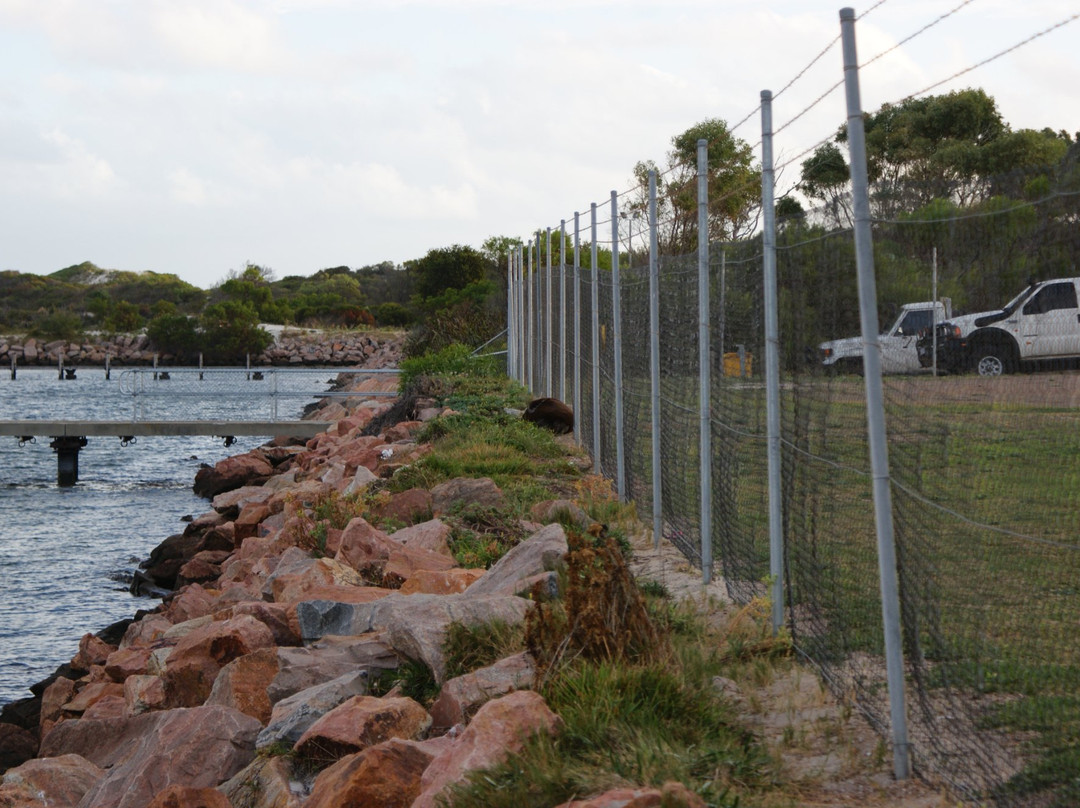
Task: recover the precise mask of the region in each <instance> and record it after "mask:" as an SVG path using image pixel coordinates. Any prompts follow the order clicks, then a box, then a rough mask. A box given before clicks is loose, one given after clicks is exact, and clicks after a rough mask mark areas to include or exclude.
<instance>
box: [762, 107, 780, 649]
mask: <svg viewBox="0 0 1080 808" xmlns="http://www.w3.org/2000/svg"><path fill="white" fill-rule="evenodd" d="M774 180H775V177H774V174H773V142H772V92H770V91H769V90H762V91H761V211H762V222H763V227H762V246H763V247H764V257H763V260H764V270H765V271H764V276H765V280H764V283H765V290H764V291H765V411H766V416H765V418H766V421H767V426H766V434H767V437H766V440H767V444H768V480H769V482H768V489H769V575H770V576H771V577H772V585H771V587H770V588H771V592H770V593H769V594H770V597H771V599H772V629H773V634H776V633H778V632H779V631H780V627H781V626H782V625H784V514H783V508H782V503H783V500H782V499H781V489H780V328H779V325H778V322H779V317H778V316H777V315H778V312H777V307H778V302H777V292H776V207H775V203H774V200H773V182H774Z"/></svg>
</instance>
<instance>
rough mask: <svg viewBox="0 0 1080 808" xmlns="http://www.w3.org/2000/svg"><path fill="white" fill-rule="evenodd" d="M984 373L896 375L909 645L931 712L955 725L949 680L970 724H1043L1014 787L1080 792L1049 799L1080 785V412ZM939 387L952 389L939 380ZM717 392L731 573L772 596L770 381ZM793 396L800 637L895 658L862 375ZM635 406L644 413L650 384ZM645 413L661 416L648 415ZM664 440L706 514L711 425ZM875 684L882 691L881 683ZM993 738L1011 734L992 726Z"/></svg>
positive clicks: (647, 473)
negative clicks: (1008, 394) (887, 629)
mask: <svg viewBox="0 0 1080 808" xmlns="http://www.w3.org/2000/svg"><path fill="white" fill-rule="evenodd" d="M987 381H992V380H979V379H977V378H974V377H967V378H965V379H950V380H935V379H933V378H930V377H919V378H887V379H886V380H885V393H886V426H887V428H888V433H889V460H890V471H891V477H892V480H893V481H894V483H895V484H894V487H893V489H892V500H893V516H894V529H895V533H896V542H897V552H898V556H899V560H900V565H901V568H900V572H901V575H900V587H901V595H902V597H903V598H904V600H905V604H907V605H906V606H905V608H904V614H903V617H904V639H905V643H904V651H905V655H906V657H907V659H908V661H909V662H910V661H911V660H925V661H924V662H923V663H922V668H923V677H924V681H925V682H926V684H925V688H926V691H924V694H923V695H924V696H925V697H927V698H928V699H929V701H928V702H925V703H926V704H927V705H928V707H927V715H928V716H930V717H932V718H933V720H935V721H940V717H939V716H937V715H936V714H935V710H934V707H933V704H934V700H935V699H937V698H938V696H937V695H936V694H935V693H934V691H935V690H938V689H940V688H943V687H945V686H946V685H947V686H949V687H950V688H952V689H954V691H955V692H956V693H957V695H958V697H959V700H960V701H961V702H962V703H965V704H967V705H969V709H970V713H971V720H972V721H973V722H974V723H975V724H977V725H981V726H984V727H990V726H993V727H994V729H995V730H996V731H1004V732H1005V733H1011V734H1013V735H1015V737H1016V738H1017V739H1020V740H1021V741H1022V740H1023V739H1026V738H1029V736H1030V739H1029V740H1028V741H1027V742H1026V744H1025V747H1026V748H1025V754H1028V755H1030V756H1031V758H1030V759H1031V763H1030V764H1029V765H1028V767H1027V768H1026V769H1025V770H1024V772H1023V773H1022V774H1021V775H1020V776H1019V777H1017V778H1016V780H1015V782H1014V783H1012V784H1010V785H1009V786H1008V788H1021V787H1022V788H1023V789H1025V793H1030V792H1034V791H1038V790H1045V791H1046V793H1047V799H1051V800H1052V799H1060V800H1063V802H1061V804H1070V803H1069V799H1068V797H1067V796H1066V797H1061V796H1060V795H1059V796H1058V797H1055V796H1054V795H1055V794H1057V793H1058V792H1059V791H1060V793H1061V794H1065V795H1070V794H1072V793H1073V792H1072V791H1069V789H1070V788H1072V789H1075V784H1073V785H1069V783H1072V782H1074V778H1075V777H1076V772H1077V771H1078V770H1080V713H1078V711H1076V710H1074V709H1071V708H1069V707H1068V706H1067V705H1065V704H1063V703H1062V702H1061V701H1060V699H1061V698H1062V697H1067V696H1069V695H1070V694H1074V693H1075V692H1076V689H1075V686H1074V685H1073V684H1071V683H1072V682H1074V681H1075V680H1076V679H1077V678H1080V644H1078V643H1076V642H1075V640H1074V635H1075V633H1076V630H1077V627H1078V626H1080V599H1078V594H1080V583H1078V582H1080V463H1078V462H1077V460H1078V459H1080V417H1078V412H1077V410H1076V409H1074V408H1071V407H1070V408H1055V407H1050V406H1047V405H1046V404H1045V403H1043V399H1042V397H1041V396H1040V395H1039V393H1038V385H1040V384H1047V385H1054V384H1056V383H1057V382H1055V380H1054V379H1053V377H1049V376H1047V375H1041V374H1033V375H1031V376H1027V377H1021V378H1018V379H1008V380H1003V381H1007V382H1019V383H1020V385H1021V390H1024V388H1027V387H1031V389H1032V392H1031V393H1030V394H1028V395H1027V399H1028V400H1029V401H1030V403H1029V404H1025V403H1022V402H1021V403H1017V401H1016V400H1013V401H1011V402H1009V403H1004V402H1001V401H997V402H995V401H991V400H990V397H992V396H994V395H997V393H996V392H995V390H994V387H993V386H992V385H988V384H986V382H987ZM943 385H949V388H948V389H949V390H950V392H951V394H952V400H949V398H948V397H947V396H945V395H943V394H942V393H941V390H943V389H945V388H944V387H943ZM967 388H970V391H969V390H968V389H967ZM668 389H670V386H669V388H668ZM957 391H959V394H957ZM714 393H715V395H714V398H713V404H712V408H713V412H712V417H713V420H714V427H713V456H714V465H713V489H714V493H713V512H714V524H713V529H712V534H713V556H714V558H715V559H717V561H718V562H719V566H718V569H717V574H718V575H723V576H724V577H725V578H726V579H727V580H729V581H730V582H732V583H733V584H734V585H736V586H737V587H738V586H742V587H744V589H743V591H744V592H745V591H759V589H758V588H756V586H757V582H758V581H759V580H760V579H761V577H762V576H763V575H764V574H765V572H767V569H768V567H767V559H768V525H767V520H766V519H765V515H766V513H767V499H766V497H765V492H766V483H767V479H766V471H767V462H766V454H765V441H764V440H763V436H764V424H763V417H762V416H763V413H764V410H765V405H764V391H763V390H762V389H761V388H760V387H758V388H756V389H751V388H750V387H743V388H741V389H738V390H734V389H729V387H728V386H725V385H723V384H718V385H716V386H715V389H714ZM678 394H680V395H682V396H684V397H685V400H682V401H680V402H677V403H679V404H681V405H683V406H685V407H687V408H689V409H690V410H691V411H693V410H694V409H695V408H696V395H697V393H696V384H695V383H693V382H692V381H691V382H688V383H687V384H686V385H685V386H684V387H681V388H678ZM782 394H783V397H784V399H783V404H782V412H783V417H782V422H783V430H784V440H785V442H784V445H783V449H782V452H783V455H784V471H783V475H782V488H783V495H784V497H785V501H784V510H785V520H786V521H785V529H786V542H787V558H786V563H787V564H788V582H789V583H790V590H789V597H790V598H791V600H792V602H793V605H794V608H795V610H796V614H797V616H798V620H799V622H798V623H797V624H796V626H797V631H796V640H797V642H798V643H799V646H800V648H801V649H802V650H803V651H804V652H806V653H808V654H809V655H810V656H811V657H812V658H814V659H815V660H816V661H818V662H819V663H821V664H823V665H824V666H826V667H827V668H831V669H833V670H835V671H837V672H838V674H839V676H840V677H841V678H844V677H849V676H851V674H850V673H845V667H844V666H845V664H846V661H847V660H848V659H849V658H850V656H851V655H852V654H853V653H870V654H872V655H874V656H876V657H879V658H880V657H881V656H882V655H883V653H884V651H883V645H884V643H883V636H882V620H881V606H880V596H879V573H878V567H877V548H876V532H875V515H874V503H873V497H872V485H871V483H872V478H871V475H870V461H869V453H868V444H867V438H866V410H865V405H864V404H862V403H861V402H862V398H863V394H864V382H863V380H862V379H861V378H843V377H840V378H834V379H829V380H819V379H812V378H811V379H803V380H798V381H797V382H796V383H794V384H790V385H785V386H784V387H783V393H782ZM1020 395H1023V393H1021V394H1020ZM1019 397H1020V396H1019V395H1014V399H1017V398H1019ZM627 404H628V406H629V407H634V406H640V407H642V408H644V409H647V396H635V397H630V398H628V399H627ZM633 417H634V418H635V419H636V422H637V423H648V414H647V412H644V411H643V412H642V413H635V414H634V416H633ZM664 440H665V446H664V451H665V458H667V459H666V460H665V463H666V464H667V465H666V466H665V472H668V471H669V470H670V471H672V472H674V473H676V474H681V475H682V476H681V478H676V477H671V478H666V479H665V481H664V485H665V490H666V491H667V489H669V488H674V489H675V491H674V492H672V493H671V494H666V496H669V497H670V498H671V501H672V502H673V503H676V504H677V506H678V507H682V508H683V510H682V511H681V513H682V514H683V515H684V517H685V518H687V519H688V520H689V521H690V523H691V524H694V523H696V521H697V508H698V505H697V501H696V498H695V497H693V496H692V495H687V493H686V492H696V490H697V488H698V472H697V451H698V449H697V441H698V435H697V431H696V424H692V423H690V424H688V426H687V429H686V431H685V433H684V434H682V435H679V434H672V430H671V429H668V430H666V431H665V435H664ZM642 445H643V446H644V448H639V447H640V446H642ZM647 451H648V441H644V442H642V441H640V440H638V441H637V442H635V444H634V452H635V453H636V454H635V455H633V456H631V457H629V458H628V463H629V465H630V467H631V468H633V469H636V470H637V471H636V473H637V474H638V475H639V476H640V477H641V478H643V479H645V480H649V479H651V470H650V468H649V457H648V453H647ZM642 488H643V489H645V490H647V486H643V487H642ZM909 491H910V492H913V494H912V493H908V492H909ZM677 496H678V497H681V500H676V499H675V498H676V497H677ZM922 498H925V499H922ZM680 503H684V504H680ZM1029 537H1030V538H1029ZM1003 671H1008V675H1007V676H1005V675H1004V674H1003V673H1002V672H1003ZM976 672H981V673H979V674H978V675H976ZM994 677H998V679H997V681H993V678H994ZM1066 683H1070V684H1066ZM864 685H865V686H866V687H867V690H866V691H865V694H866V695H872V693H871V688H872V686H873V685H872V683H871V682H868V681H867V682H864ZM916 685H917V683H916V682H915V681H914V680H913V681H911V682H910V683H909V713H910V714H911V715H912V716H913V717H915V718H918V716H919V711H920V710H921V709H922V706H921V705H922V704H923V703H924V702H923V700H922V698H921V697H919V696H918V695H917V691H916ZM984 692H992V693H1004V694H1010V695H1013V694H1015V695H1021V696H1022V698H1021V699H1020V700H1019V701H1017V702H1015V703H1018V704H1024V703H1030V704H1031V705H1032V709H1033V710H1035V711H1037V712H1038V711H1040V710H1043V711H1044V708H1043V707H1042V706H1041V705H1048V704H1052V705H1060V709H1058V710H1056V711H1050V712H1048V713H1046V721H1047V723H1045V724H1044V725H1039V726H1034V727H1032V726H1029V724H1028V723H1027V722H1026V721H1025V720H1024V719H1023V718H1022V715H1023V711H1021V710H1019V709H1017V708H1010V709H1004V708H1002V707H1001V706H1000V705H997V706H995V704H996V702H994V701H992V700H991V701H986V702H981V701H979V700H978V698H977V696H978V695H979V694H980V693H984ZM1013 703H1014V702H1013V701H1010V702H1009V704H1013ZM939 726H942V728H945V726H944V725H943V724H942V725H939ZM985 742H986V743H987V744H991V745H992V744H994V743H996V740H995V738H994V737H993V736H992V735H991V734H989V733H988V735H987V737H986V739H985ZM946 765H947V766H948V767H952V768H955V763H948V764H946ZM1054 771H1059V772H1060V774H1059V775H1054V774H1053V772H1054Z"/></svg>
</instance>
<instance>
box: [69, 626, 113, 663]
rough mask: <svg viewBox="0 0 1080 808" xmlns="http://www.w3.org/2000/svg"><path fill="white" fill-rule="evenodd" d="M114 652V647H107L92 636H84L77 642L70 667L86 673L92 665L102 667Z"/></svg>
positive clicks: (103, 642)
mask: <svg viewBox="0 0 1080 808" xmlns="http://www.w3.org/2000/svg"><path fill="white" fill-rule="evenodd" d="M115 650H116V646H115V645H109V644H108V643H107V642H105V641H104V640H102V639H100V638H98V637H95V636H94V635H93V634H84V635H83V636H82V639H80V640H79V650H78V652H77V653H76V654H75V656H73V657H72V658H71V667H73V668H75V670H80V671H88V670H90V668H91V667H92V666H94V665H104V664H105V659H106V658H107V657H108V656H109V654H111V653H112V652H113V651H115Z"/></svg>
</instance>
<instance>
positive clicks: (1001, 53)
mask: <svg viewBox="0 0 1080 808" xmlns="http://www.w3.org/2000/svg"><path fill="white" fill-rule="evenodd" d="M1078 18H1080V12H1078V13H1076V14H1073V15H1071V16H1069V17H1066V18H1065V19H1063V20H1061V21H1060V22H1056V23H1054V24H1053V25H1051V26H1050V27H1049V28H1044V29H1043V30H1042V31H1039V32H1038V33H1035V34H1032V35H1031V36H1029V37H1028V38H1027V39H1023V40H1021V41H1020V42H1017V43H1016V44H1015V45H1013V46H1012V47H1009V48H1006V49H1005V50H1003V51H999V52H998V53H995V54H994V55H993V56H988V57H987V58H985V59H983V60H982V61H981V62H976V63H975V64H973V65H971V66H970V67H965V68H964V69H963V70H958V71H957V72H956V73H953V74H952V75H951V76H949V77H948V78H944V79H942V80H941V81H936V82H934V83H933V84H931V85H930V86H928V87H924V88H923V89H921V90H919V91H918V92H914V93H911V94H910V95H907V96H904V98H902V99H901V101H900V103H903V102H904V101H908V100H910V99H912V98H916V97H917V96H920V95H924V94H925V93H928V92H930V91H931V90H933V89H936V88H937V87H940V86H941V85H942V84H947V83H948V82H950V81H952V80H953V79H956V78H959V77H960V76H963V75H965V74H967V73H970V72H971V71H972V70H977V69H978V68H980V67H984V66H985V65H988V64H990V63H991V62H993V61H995V60H997V59H1000V58H1001V57H1002V56H1005V55H1007V54H1010V53H1012V52H1013V51H1015V50H1019V49H1020V48H1022V47H1024V45H1027V44H1029V43H1031V42H1034V41H1035V40H1036V39H1038V38H1039V37H1043V36H1046V35H1047V34H1049V33H1050V32H1051V31H1055V30H1057V29H1058V28H1061V27H1063V26H1065V25H1068V24H1069V23H1071V22H1074V21H1076V20H1077V19H1078Z"/></svg>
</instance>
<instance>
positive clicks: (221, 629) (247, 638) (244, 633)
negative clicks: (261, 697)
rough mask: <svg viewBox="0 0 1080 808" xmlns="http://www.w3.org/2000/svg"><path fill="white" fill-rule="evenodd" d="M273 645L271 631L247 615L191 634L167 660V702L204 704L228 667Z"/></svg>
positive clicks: (189, 705) (186, 705) (181, 705)
mask: <svg viewBox="0 0 1080 808" xmlns="http://www.w3.org/2000/svg"><path fill="white" fill-rule="evenodd" d="M273 644H274V635H273V634H272V633H271V632H270V629H268V628H267V627H266V625H265V624H263V623H261V622H259V621H258V620H256V619H255V618H254V617H252V616H250V615H246V614H242V615H240V616H238V617H233V618H230V619H229V620H222V621H216V622H211V623H210V624H208V625H206V626H204V627H202V628H199V629H196V630H194V631H192V632H191V633H190V634H188V635H187V636H185V637H184V638H183V639H181V640H180V641H179V642H178V643H177V644H176V647H175V648H173V650H172V653H171V654H169V657H168V660H167V661H166V665H165V674H164V676H163V679H164V684H165V695H166V702H167V703H168V704H170V705H172V706H178V707H194V706H197V705H199V704H202V703H203V702H205V701H206V699H207V697H208V696H209V695H210V690H211V688H212V687H213V685H214V680H215V679H216V678H217V675H218V673H219V672H220V671H221V669H222V668H223V667H224V666H225V665H227V664H228V663H229V662H232V661H233V660H234V659H236V658H237V657H242V656H244V655H245V654H250V653H252V652H254V651H258V650H259V649H260V648H269V647H271V646H273Z"/></svg>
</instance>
